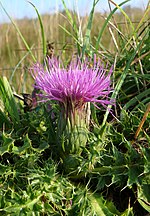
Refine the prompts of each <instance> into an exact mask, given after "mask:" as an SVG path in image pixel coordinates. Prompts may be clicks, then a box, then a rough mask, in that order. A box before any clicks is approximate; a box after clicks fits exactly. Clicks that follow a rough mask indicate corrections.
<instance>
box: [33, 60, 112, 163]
mask: <svg viewBox="0 0 150 216" xmlns="http://www.w3.org/2000/svg"><path fill="white" fill-rule="evenodd" d="M111 73H112V68H111V69H110V71H109V72H107V71H106V69H104V67H103V66H102V65H101V62H100V59H97V60H96V57H94V61H93V63H92V64H91V60H89V59H85V60H84V62H81V59H80V58H77V60H76V61H73V60H72V61H71V63H70V64H69V65H68V66H67V67H64V66H63V64H62V63H61V61H60V60H57V59H56V58H53V59H48V66H47V67H46V69H44V67H43V66H42V65H40V64H36V65H34V67H33V70H32V76H33V78H34V80H35V85H34V87H35V88H36V89H39V90H40V91H41V94H40V96H42V98H43V99H42V101H52V100H53V101H56V102H57V103H58V104H59V108H60V113H59V118H58V127H57V140H58V142H57V147H58V151H59V155H60V156H61V158H62V159H64V158H66V156H69V155H78V156H79V155H81V153H82V150H83V148H84V147H85V146H86V143H87V139H88V131H89V123H90V117H91V111H90V104H91V103H92V104H94V106H96V107H97V108H98V109H100V107H99V106H98V105H99V104H101V105H102V106H103V107H105V108H106V106H107V105H108V104H112V101H111V100H110V99H109V94H110V92H111V87H110V83H111V81H110V76H111Z"/></svg>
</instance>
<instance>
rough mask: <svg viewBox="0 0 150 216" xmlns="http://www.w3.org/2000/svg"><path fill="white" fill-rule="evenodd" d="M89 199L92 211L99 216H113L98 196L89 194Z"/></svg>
mask: <svg viewBox="0 0 150 216" xmlns="http://www.w3.org/2000/svg"><path fill="white" fill-rule="evenodd" d="M89 199H90V202H91V206H92V209H93V211H94V212H95V213H96V214H97V215H100V216H113V215H114V214H113V213H111V212H110V211H109V209H108V207H107V205H106V204H105V203H104V199H103V197H102V196H101V195H100V194H96V193H94V194H92V193H91V194H90V195H89Z"/></svg>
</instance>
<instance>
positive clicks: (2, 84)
mask: <svg viewBox="0 0 150 216" xmlns="http://www.w3.org/2000/svg"><path fill="white" fill-rule="evenodd" d="M0 99H1V101H2V102H3V106H4V109H5V111H7V112H8V113H9V115H10V117H11V119H12V121H13V123H14V124H16V123H17V122H19V119H20V118H19V112H18V107H17V104H16V101H15V98H14V95H13V92H12V90H11V87H10V85H9V82H8V80H7V78H6V77H5V76H4V77H2V78H0Z"/></svg>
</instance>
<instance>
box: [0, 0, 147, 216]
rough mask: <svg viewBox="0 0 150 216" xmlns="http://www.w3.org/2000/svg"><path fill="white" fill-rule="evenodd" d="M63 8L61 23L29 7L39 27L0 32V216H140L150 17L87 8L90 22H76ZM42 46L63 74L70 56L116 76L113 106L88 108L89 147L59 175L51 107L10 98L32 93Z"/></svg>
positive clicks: (21, 24) (143, 209) (26, 24)
mask: <svg viewBox="0 0 150 216" xmlns="http://www.w3.org/2000/svg"><path fill="white" fill-rule="evenodd" d="M62 2H63V4H64V8H65V11H63V12H62V14H61V15H60V14H53V15H43V16H40V15H39V14H38V11H37V9H36V7H35V6H33V5H31V6H33V8H34V9H35V13H37V14H38V19H37V20H28V19H24V20H17V21H15V22H14V21H12V20H11V24H1V26H2V28H1V35H0V41H1V43H0V52H1V55H0V61H1V66H0V67H1V68H0V74H1V77H0V215H4V216H5V215H6V216H7V215H11V216H12V215H14V216H17V215H18V216H19V215H22V216H24V215H44V216H46V215H69V216H71V215H79V216H80V215H81V216H84V215H85V216H96V215H97V216H101V215H102V216H103V215H107V216H113V215H120V216H121V215H122V216H129V215H135V216H147V215H148V213H149V212H150V148H149V147H150V73H149V71H150V62H149V57H150V51H149V50H150V32H149V22H148V14H149V8H147V9H146V10H145V11H141V10H140V9H136V8H135V9H133V8H130V7H125V4H126V2H127V1H124V2H123V3H122V4H121V5H119V6H116V8H115V9H114V10H112V11H111V12H110V13H109V14H100V13H98V12H96V13H95V12H94V9H95V5H96V3H97V2H98V1H96V0H93V8H91V13H90V15H89V16H85V17H78V14H77V13H75V12H72V11H69V10H68V9H67V7H66V5H65V2H64V1H62ZM29 6H30V5H29ZM121 8H123V9H121ZM47 40H48V41H50V42H54V44H51V45H50V44H49V45H48V46H47V54H48V55H49V56H50V57H51V55H55V56H61V58H62V59H63V61H64V64H65V65H67V64H68V62H70V60H71V58H72V57H73V55H72V54H74V55H80V56H81V57H82V58H83V59H84V57H85V56H86V57H87V56H88V57H93V55H94V54H96V56H97V57H99V58H101V61H102V63H103V64H104V65H106V64H107V65H108V66H109V67H110V66H112V65H113V67H114V72H113V75H112V85H113V88H114V90H113V93H112V94H111V98H112V99H114V100H115V101H116V106H115V107H111V106H109V107H108V109H107V110H106V111H105V110H104V109H101V110H99V109H96V108H95V107H94V106H92V105H91V120H90V131H89V133H88V138H87V139H88V140H87V145H86V146H85V147H83V152H82V154H81V155H80V156H79V155H73V156H72V157H71V158H68V161H65V167H64V164H63V163H62V161H61V160H60V159H59V157H58V154H57V140H58V137H57V133H56V131H57V122H58V116H59V109H58V105H57V104H55V103H53V102H46V103H38V104H37V105H36V106H34V107H33V106H32V104H31V102H32V99H31V98H28V97H27V95H23V96H19V98H20V99H21V100H20V99H18V98H17V97H16V92H17V93H18V94H21V93H31V92H32V91H33V86H32V84H33V80H32V78H31V75H30V72H29V68H30V67H31V66H32V65H33V63H34V60H35V59H36V60H37V61H39V62H41V63H43V60H44V58H46V57H45V54H46V50H45V46H46V41H47ZM53 47H54V53H53ZM48 48H50V50H48ZM91 66H92V65H91ZM7 69H10V70H8V71H7ZM4 75H5V76H4ZM6 77H7V78H6ZM23 100H24V103H23ZM49 105H51V109H49ZM109 108H112V113H113V115H112V114H110V112H109ZM143 116H144V117H145V118H143ZM140 125H141V127H139V126H140ZM68 170H69V172H68Z"/></svg>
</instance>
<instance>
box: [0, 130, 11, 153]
mask: <svg viewBox="0 0 150 216" xmlns="http://www.w3.org/2000/svg"><path fill="white" fill-rule="evenodd" d="M2 140H3V143H2V145H1V146H0V155H1V156H2V155H3V154H5V153H6V152H10V151H11V150H12V148H13V145H14V139H12V138H11V137H9V136H8V135H6V134H5V133H3V135H2Z"/></svg>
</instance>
